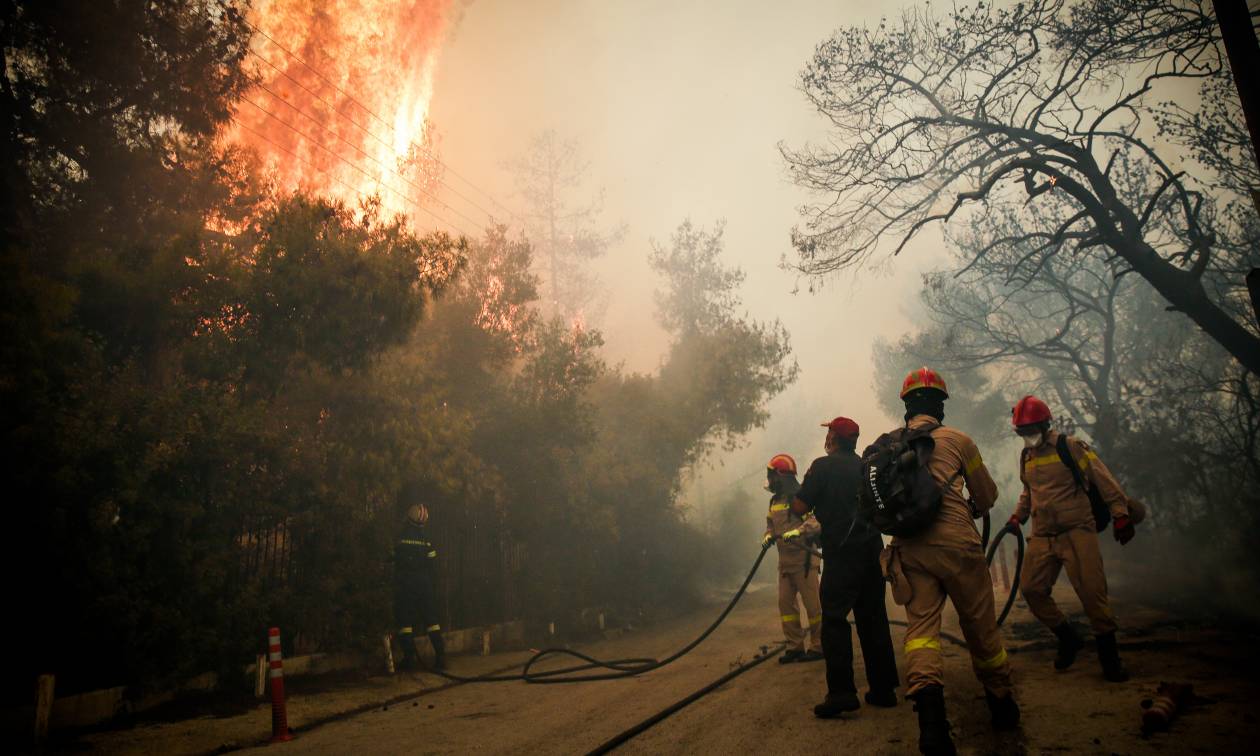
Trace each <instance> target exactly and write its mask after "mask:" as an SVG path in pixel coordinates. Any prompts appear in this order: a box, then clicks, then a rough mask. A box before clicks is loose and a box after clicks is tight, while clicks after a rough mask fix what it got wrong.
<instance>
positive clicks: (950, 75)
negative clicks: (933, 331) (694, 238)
mask: <svg viewBox="0 0 1260 756" xmlns="http://www.w3.org/2000/svg"><path fill="white" fill-rule="evenodd" d="M1218 36H1219V35H1218V30H1217V27H1216V22H1215V18H1214V17H1213V15H1212V12H1211V9H1210V5H1209V3H1208V2H1206V0H1179V1H1178V2H1172V3H1169V2H1164V1H1162V0H1137V1H1136V2H1133V1H1124V2H1121V1H1120V0H1080V1H1079V2H1065V1H1064V0H1030V2H1025V3H1021V4H1019V5H1016V6H1014V7H1011V8H1005V9H997V8H993V7H992V6H990V5H986V4H984V3H980V4H978V5H976V6H975V7H974V8H958V9H955V10H954V11H952V12H950V13H949V14H948V15H947V16H945V17H938V16H936V15H934V14H933V13H931V12H929V11H928V10H926V9H922V10H916V11H912V12H910V13H908V14H907V15H906V16H905V17H904V18H903V19H902V20H901V21H900V23H887V22H885V23H881V24H880V26H879V27H878V28H876V29H863V28H849V29H845V30H842V31H840V32H838V33H836V34H835V35H834V36H832V37H831V38H829V39H827V40H824V41H823V42H822V43H821V44H820V45H819V46H818V49H817V51H816V53H815V55H814V58H813V60H812V61H811V62H810V63H809V65H808V66H807V67H806V69H805V71H804V73H803V74H802V78H801V84H802V89H803V91H804V93H805V94H806V96H807V97H808V98H809V100H810V102H812V103H813V104H814V106H815V107H816V108H817V109H818V111H819V112H820V113H822V114H823V115H824V116H826V117H827V119H828V120H829V122H830V123H831V126H832V128H833V130H834V137H835V138H834V139H833V142H832V145H834V146H830V145H829V146H822V147H819V146H807V147H804V148H801V149H789V148H786V147H784V148H782V152H783V155H784V157H785V158H786V160H787V162H788V165H789V167H790V169H791V171H792V175H793V177H794V179H795V180H796V181H797V182H798V183H799V184H801V185H802V186H805V187H806V188H808V189H811V190H813V191H815V192H817V193H819V194H820V195H823V197H824V199H823V200H822V201H820V202H819V203H816V204H814V205H812V206H809V207H807V208H805V209H804V211H803V215H804V219H805V221H804V224H803V226H801V227H797V228H795V229H794V230H793V233H792V243H793V245H794V246H795V248H796V249H797V251H798V253H799V261H798V262H797V263H796V264H795V267H796V268H797V269H798V270H800V271H802V272H804V273H806V274H808V275H813V276H820V275H825V274H828V273H831V272H834V271H838V270H843V269H847V268H853V267H856V266H860V265H862V264H864V263H866V262H868V261H869V260H870V259H871V258H872V257H874V256H877V255H879V254H881V253H884V252H887V251H888V249H889V248H890V247H891V251H892V253H893V254H897V253H898V252H900V251H901V250H902V249H903V248H904V247H905V246H906V245H907V244H908V243H909V242H910V240H911V239H912V238H914V237H915V236H916V235H917V234H918V233H919V232H920V231H921V230H923V229H924V228H926V227H927V226H929V225H931V224H933V223H936V222H938V221H941V222H948V221H954V220H959V219H961V218H964V217H966V216H967V215H968V214H970V213H985V212H989V211H990V210H991V209H992V207H993V206H994V205H1004V206H1005V207H1007V208H1009V210H1010V211H1011V212H1013V213H1014V214H1015V215H1014V219H1015V221H1016V223H1015V226H1016V228H1015V230H1014V231H1013V232H1012V233H1009V234H1001V235H996V236H994V237H992V238H989V239H987V240H986V241H985V243H983V244H981V245H979V246H978V247H977V248H976V249H975V255H976V257H977V258H983V257H984V256H986V255H989V254H991V253H994V252H995V251H996V250H999V249H1002V248H1023V249H1025V250H1027V252H1028V254H1029V255H1030V256H1031V257H1035V259H1038V260H1048V259H1051V258H1053V257H1055V256H1058V255H1065V254H1090V255H1095V256H1097V257H1098V258H1099V259H1101V260H1105V261H1114V262H1115V263H1116V265H1115V267H1114V271H1115V273H1117V274H1119V273H1122V272H1129V271H1131V272H1133V273H1135V274H1137V275H1138V276H1140V277H1141V278H1143V279H1144V280H1145V281H1147V282H1148V283H1149V284H1150V285H1151V286H1152V287H1153V288H1154V289H1155V290H1156V291H1157V292H1158V293H1159V295H1160V296H1161V297H1162V298H1163V299H1164V300H1165V301H1166V302H1167V303H1168V305H1169V308H1170V309H1174V310H1177V311H1180V312H1182V313H1184V314H1185V315H1186V316H1187V317H1189V318H1190V319H1192V320H1193V321H1194V323H1196V324H1197V325H1198V327H1199V328H1201V329H1202V330H1203V332H1204V333H1206V334H1207V335H1208V336H1209V337H1210V338H1211V339H1213V340H1214V341H1216V342H1217V343H1218V344H1220V345H1221V346H1222V347H1223V348H1224V349H1225V350H1227V351H1228V352H1229V354H1231V355H1232V356H1233V358H1234V359H1235V360H1237V361H1238V362H1239V363H1241V364H1242V365H1244V366H1245V367H1246V369H1248V370H1250V371H1252V372H1260V337H1258V336H1257V335H1256V333H1255V331H1254V327H1253V324H1251V323H1250V320H1249V318H1247V317H1246V315H1245V313H1246V311H1247V309H1246V304H1245V302H1246V293H1245V289H1244V288H1243V281H1242V277H1241V275H1238V273H1239V272H1240V271H1243V270H1245V269H1246V268H1248V267H1251V266H1252V265H1254V264H1255V260H1256V255H1257V252H1256V244H1255V240H1256V239H1257V231H1256V229H1257V225H1256V223H1255V218H1254V213H1253V214H1252V216H1250V217H1248V216H1246V215H1245V214H1243V213H1242V211H1241V205H1240V202H1239V200H1240V199H1241V198H1239V197H1238V196H1237V195H1233V194H1228V193H1223V192H1221V191H1218V189H1219V187H1212V186H1205V185H1204V184H1203V183H1202V182H1201V180H1200V179H1199V178H1196V177H1194V176H1191V175H1189V174H1188V172H1187V171H1186V170H1185V169H1183V168H1181V167H1180V165H1181V164H1182V163H1184V162H1185V160H1184V158H1189V157H1193V156H1194V153H1195V150H1196V149H1198V155H1199V156H1200V157H1202V156H1203V154H1204V149H1203V147H1204V146H1203V145H1201V144H1196V143H1195V142H1194V141H1193V139H1191V138H1187V136H1188V135H1187V133H1186V132H1185V131H1184V130H1181V131H1179V130H1178V126H1179V125H1180V126H1184V125H1185V123H1186V120H1187V119H1190V121H1193V119H1194V118H1195V116H1194V115H1193V114H1188V111H1187V110H1186V109H1185V108H1184V107H1179V106H1177V105H1168V104H1160V103H1159V102H1158V98H1159V97H1160V96H1161V95H1162V96H1171V97H1177V98H1178V99H1182V98H1185V97H1186V92H1185V90H1186V89H1187V87H1188V85H1191V87H1192V85H1194V84H1196V83H1198V84H1201V85H1202V86H1203V96H1204V97H1205V98H1207V97H1211V96H1212V95H1213V94H1224V92H1223V90H1220V89H1219V82H1221V80H1222V78H1223V77H1227V76H1228V75H1229V71H1228V65H1227V63H1226V61H1225V60H1224V56H1223V53H1222V51H1221V50H1220V48H1219V45H1218V41H1219V40H1218ZM1178 86H1180V87H1181V90H1180V92H1179V90H1178V89H1177V88H1178ZM1191 91H1192V88H1191ZM1226 101H1227V102H1229V103H1230V104H1229V105H1228V106H1227V109H1229V108H1232V109H1234V111H1236V109H1237V104H1236V100H1232V99H1227V100H1226ZM1239 120H1240V119H1239ZM1161 126H1163V127H1164V128H1162V129H1161V128H1160V127H1161ZM1193 131H1195V133H1196V134H1197V133H1199V131H1198V130H1193ZM1213 149H1214V150H1215V151H1217V152H1220V151H1224V152H1225V153H1226V154H1239V153H1241V154H1247V156H1248V157H1249V156H1250V155H1249V154H1248V153H1249V150H1250V145H1249V144H1247V143H1245V142H1244V143H1233V144H1217V145H1216V146H1215V147H1214V148H1213V147H1210V146H1209V147H1208V148H1207V153H1208V154H1209V156H1210V155H1211V153H1212V151H1213ZM1175 158H1176V159H1175ZM1223 162H1226V163H1230V162H1232V160H1229V159H1226V160H1225V161H1223ZM1122 165H1127V166H1128V168H1127V170H1126V173H1127V174H1129V175H1133V176H1138V177H1140V178H1141V180H1140V181H1133V182H1127V183H1126V182H1121V181H1119V180H1117V175H1118V167H1119V166H1122ZM1206 167H1207V169H1208V171H1205V173H1208V172H1210V171H1211V170H1212V169H1214V168H1215V167H1216V166H1213V165H1211V164H1210V163H1209V164H1208V165H1207V166H1206ZM1048 201H1055V202H1058V201H1064V202H1066V203H1067V204H1068V206H1069V208H1070V212H1068V213H1066V214H1065V215H1064V216H1062V217H1061V219H1060V222H1059V223H1057V224H1056V225H1054V226H1053V227H1051V228H1042V227H1040V226H1039V224H1037V223H1036V222H1035V220H1036V219H1037V218H1038V217H1039V216H1042V215H1044V214H1045V204H1046V203H1047V202H1048Z"/></svg>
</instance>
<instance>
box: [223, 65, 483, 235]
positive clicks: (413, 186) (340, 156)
mask: <svg viewBox="0 0 1260 756" xmlns="http://www.w3.org/2000/svg"><path fill="white" fill-rule="evenodd" d="M264 89H265V87H264ZM267 91H268V92H270V90H267ZM271 94H272V96H273V97H276V98H277V99H279V100H280V101H281V102H284V99H283V98H281V97H280V96H279V95H276V94H275V93H274V92H273V93H271ZM241 99H242V100H244V101H245V102H247V103H249V104H250V105H253V106H254V107H255V108H257V109H259V110H261V111H262V112H263V113H265V114H266V115H267V116H269V117H270V118H273V119H275V120H277V121H279V122H280V123H282V124H284V125H285V126H286V127H288V128H289V129H291V130H292V131H293V132H294V133H296V134H298V135H299V136H303V137H305V138H307V139H309V140H311V142H313V143H314V144H316V145H317V146H318V147H319V148H320V149H322V150H324V151H325V152H327V153H329V154H330V155H333V156H334V157H336V158H338V159H340V160H343V161H345V162H346V163H347V164H349V161H348V160H345V158H344V157H343V156H342V155H338V154H337V153H335V152H333V151H332V150H330V149H328V147H327V146H325V145H324V144H323V142H321V141H319V140H318V139H316V138H315V137H314V136H312V135H310V134H306V133H303V132H302V131H301V130H299V129H298V128H297V127H295V126H293V125H292V124H290V123H289V122H288V121H285V120H284V119H283V118H281V117H280V116H278V115H276V114H275V113H273V112H272V111H270V110H267V109H266V108H264V107H263V106H261V105H259V104H258V103H256V102H254V101H253V100H251V99H249V98H248V97H246V96H244V95H242V96H241ZM284 104H285V105H288V106H289V107H290V108H293V109H294V110H296V111H298V113H300V114H301V115H304V116H306V118H308V119H309V120H310V121H311V122H313V123H314V124H315V125H316V126H318V127H319V128H321V129H323V130H325V131H327V132H328V133H330V134H332V135H333V138H335V139H338V140H340V141H342V142H344V143H346V144H348V145H350V146H351V147H352V148H354V149H355V150H358V152H359V154H361V155H363V156H364V157H366V158H367V159H368V160H371V161H372V162H374V163H376V164H377V165H378V166H380V167H381V169H382V170H385V171H393V172H394V173H395V174H396V175H397V176H398V177H399V178H400V179H402V180H403V182H404V183H406V184H408V185H409V186H411V187H412V188H413V189H415V190H416V191H418V192H420V193H421V194H425V195H428V196H429V197H432V198H433V199H434V201H436V202H437V203H438V204H439V205H442V206H443V207H445V208H446V209H447V210H450V211H451V212H452V213H454V214H455V215H458V216H459V217H460V218H463V219H464V220H466V221H468V222H469V223H471V224H472V225H473V228H477V227H479V226H480V225H481V224H480V223H478V222H477V221H476V220H473V219H472V218H469V217H468V216H467V215H464V214H463V213H461V212H460V211H459V210H457V209H455V208H454V207H451V206H450V205H449V204H447V203H445V202H443V201H442V200H441V198H440V197H438V196H437V195H436V194H433V193H432V192H430V191H428V190H426V189H425V188H424V187H422V186H420V185H419V184H417V183H415V182H413V181H411V180H410V179H408V178H407V177H406V176H404V175H403V174H402V172H401V171H399V170H397V169H394V168H390V167H389V166H387V165H385V164H384V163H382V162H381V161H380V160H378V159H376V158H375V157H372V156H371V155H369V154H368V153H366V152H364V151H363V150H362V149H360V148H359V147H358V146H357V145H355V144H353V143H351V142H349V141H346V139H344V138H343V137H342V136H341V135H339V134H337V133H336V132H334V131H332V130H331V129H329V128H328V127H326V126H324V125H323V124H321V123H320V122H319V121H318V120H316V119H315V117H314V116H311V115H309V114H307V113H305V112H303V111H302V110H301V109H300V108H298V107H297V106H296V105H293V104H291V103H288V102H284ZM354 167H356V168H357V167H358V166H357V165H356V166H354ZM365 173H366V172H365ZM386 186H388V184H386ZM416 206H417V207H420V205H419V203H416ZM474 236H475V234H474Z"/></svg>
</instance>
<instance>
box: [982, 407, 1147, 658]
mask: <svg viewBox="0 0 1260 756" xmlns="http://www.w3.org/2000/svg"><path fill="white" fill-rule="evenodd" d="M1051 420H1052V417H1051V414H1050V408H1049V407H1047V406H1046V403H1045V402H1043V401H1041V400H1040V399H1038V398H1037V397H1035V396H1026V397H1024V398H1023V399H1020V400H1019V403H1018V404H1016V405H1015V407H1014V409H1013V410H1012V412H1011V422H1012V423H1013V424H1014V425H1015V431H1016V433H1018V434H1019V435H1020V437H1022V438H1023V439H1024V447H1025V448H1024V450H1023V451H1022V452H1021V454H1020V474H1019V477H1020V480H1021V481H1022V482H1023V484H1024V490H1023V492H1022V493H1020V495H1019V504H1018V505H1016V507H1015V514H1013V515H1011V519H1010V521H1009V522H1008V523H1007V528H1009V529H1016V528H1018V527H1019V526H1020V525H1021V524H1023V523H1025V522H1027V521H1028V519H1029V517H1030V516H1031V517H1032V533H1031V535H1029V537H1028V546H1027V549H1026V551H1025V554H1024V565H1023V570H1022V572H1021V574H1020V580H1019V582H1020V591H1021V592H1022V593H1023V594H1024V599H1025V600H1027V601H1028V608H1029V609H1031V610H1032V613H1033V614H1034V615H1035V616H1036V617H1037V619H1039V620H1041V621H1042V622H1043V623H1044V624H1045V625H1046V627H1049V628H1050V629H1051V630H1053V631H1054V634H1055V635H1056V636H1058V639H1059V649H1058V654H1057V655H1056V656H1055V660H1054V666H1055V668H1056V669H1060V670H1063V669H1067V668H1068V667H1070V666H1071V665H1072V662H1074V661H1075V660H1076V654H1077V652H1078V651H1080V650H1081V649H1082V648H1084V645H1085V644H1084V643H1083V642H1082V641H1081V639H1080V637H1078V636H1077V634H1076V631H1075V630H1073V629H1072V625H1071V623H1069V622H1068V621H1067V618H1066V617H1064V616H1063V612H1062V611H1060V610H1059V607H1058V605H1057V604H1055V602H1054V598H1053V597H1052V596H1051V595H1050V594H1051V590H1052V589H1053V588H1054V583H1055V581H1056V580H1057V579H1058V577H1059V570H1060V569H1061V568H1062V569H1066V571H1067V575H1068V580H1069V581H1071V583H1072V588H1073V590H1075V591H1076V595H1077V597H1079V598H1080V600H1081V605H1082V606H1083V607H1084V609H1085V614H1087V615H1088V616H1089V622H1090V625H1091V626H1092V628H1093V630H1094V639H1095V641H1096V642H1097V646H1098V661H1099V663H1100V664H1101V665H1102V668H1103V675H1104V677H1106V679H1108V680H1110V681H1112V682H1124V681H1125V680H1128V679H1129V673H1128V672H1127V671H1126V670H1125V668H1124V665H1123V664H1122V663H1121V662H1120V654H1119V652H1118V650H1117V649H1116V620H1115V617H1114V616H1113V615H1112V613H1111V607H1110V606H1109V605H1108V601H1107V576H1106V574H1105V573H1104V571H1103V561H1102V552H1101V551H1100V550H1099V548H1098V531H1099V530H1101V528H1098V527H1097V521H1098V519H1105V518H1106V517H1107V516H1109V517H1110V519H1111V521H1112V523H1113V525H1114V535H1115V539H1116V540H1117V541H1119V542H1120V543H1121V544H1126V543H1128V542H1129V540H1130V539H1132V538H1133V535H1134V525H1135V524H1136V522H1135V520H1136V518H1134V517H1132V516H1131V515H1130V511H1129V499H1128V497H1127V496H1126V495H1125V493H1124V491H1123V489H1121V488H1120V484H1119V483H1117V482H1116V479H1115V478H1114V477H1112V475H1111V472H1110V471H1109V470H1108V469H1107V466H1106V465H1104V464H1103V462H1102V460H1101V459H1099V458H1098V455H1097V454H1095V453H1094V451H1093V450H1092V449H1090V448H1089V446H1088V445H1087V444H1085V443H1084V442H1082V441H1080V440H1078V439H1076V438H1073V437H1071V436H1063V435H1062V434H1060V433H1058V432H1057V431H1054V430H1051V428H1050V421H1051ZM1065 461H1068V462H1071V463H1072V464H1074V465H1075V466H1076V467H1077V469H1078V472H1076V473H1074V472H1073V470H1072V469H1071V468H1069V467H1068V466H1067V464H1065ZM1091 488H1092V489H1094V491H1095V497H1096V498H1100V502H1099V503H1100V505H1102V506H1103V507H1105V509H1102V510H1100V511H1099V513H1098V515H1097V516H1096V515H1095V512H1094V505H1093V504H1091V502H1090V489H1091Z"/></svg>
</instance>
